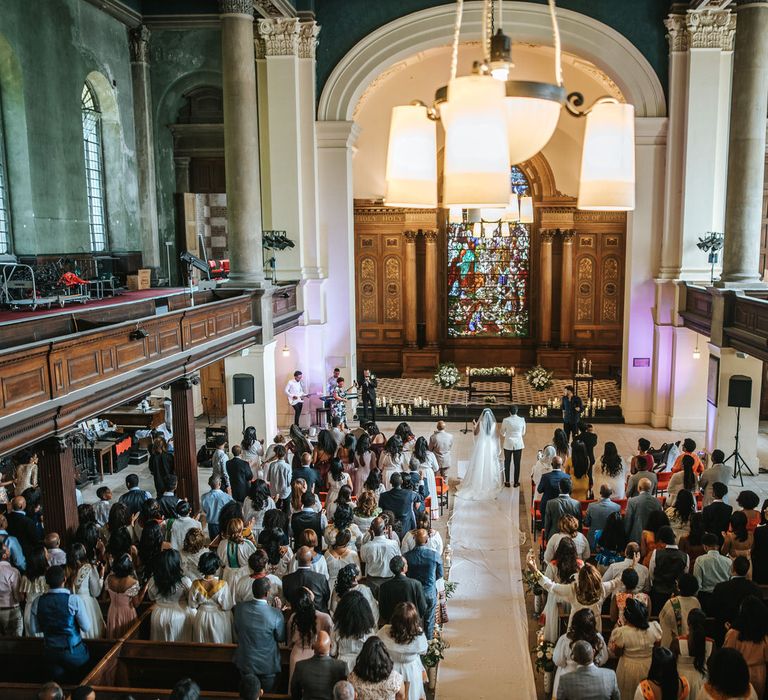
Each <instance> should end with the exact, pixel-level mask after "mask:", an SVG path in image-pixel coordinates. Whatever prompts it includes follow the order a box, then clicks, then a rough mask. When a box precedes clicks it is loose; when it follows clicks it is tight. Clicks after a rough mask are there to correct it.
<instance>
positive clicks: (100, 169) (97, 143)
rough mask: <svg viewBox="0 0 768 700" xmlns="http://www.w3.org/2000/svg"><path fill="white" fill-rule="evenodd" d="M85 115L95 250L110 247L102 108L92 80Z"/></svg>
mask: <svg viewBox="0 0 768 700" xmlns="http://www.w3.org/2000/svg"><path fill="white" fill-rule="evenodd" d="M81 108H82V115H83V151H84V153H85V184H86V188H87V193H88V222H89V224H90V231H91V250H92V251H101V250H106V249H107V217H106V206H105V197H104V153H103V145H102V141H101V111H100V110H99V103H98V101H97V100H96V95H95V94H94V92H93V89H92V88H91V86H90V85H89V84H88V83H85V84H84V85H83V93H82V95H81Z"/></svg>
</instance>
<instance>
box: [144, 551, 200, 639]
mask: <svg viewBox="0 0 768 700" xmlns="http://www.w3.org/2000/svg"><path fill="white" fill-rule="evenodd" d="M191 587H192V581H190V580H189V579H188V578H187V577H186V576H184V573H183V571H182V569H181V557H180V556H179V553H178V552H177V551H176V550H175V549H166V550H165V551H164V552H163V553H162V554H161V555H160V557H159V560H158V562H157V565H156V566H155V570H154V575H153V576H152V578H151V579H150V580H149V584H148V586H147V595H148V596H149V599H150V600H152V601H154V603H155V606H154V608H152V617H151V619H150V635H149V638H150V639H151V640H152V641H155V642H187V641H189V640H190V638H191V636H192V619H193V616H192V615H191V614H190V610H189V608H188V607H187V598H188V597H189V589H190V588H191Z"/></svg>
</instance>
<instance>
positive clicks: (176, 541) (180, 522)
mask: <svg viewBox="0 0 768 700" xmlns="http://www.w3.org/2000/svg"><path fill="white" fill-rule="evenodd" d="M191 513H192V507H191V506H190V505H189V501H184V500H181V501H179V502H178V503H177V504H176V517H174V518H168V520H166V521H165V541H166V542H170V544H171V547H173V549H175V550H176V551H177V552H181V550H182V549H183V548H184V538H185V537H186V536H187V533H188V532H189V531H190V530H194V529H198V530H202V528H203V526H202V525H201V524H200V521H199V520H196V519H195V518H193V517H192V515H191Z"/></svg>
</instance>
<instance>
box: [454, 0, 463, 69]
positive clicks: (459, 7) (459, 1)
mask: <svg viewBox="0 0 768 700" xmlns="http://www.w3.org/2000/svg"><path fill="white" fill-rule="evenodd" d="M463 13H464V0H456V21H455V23H454V25H453V46H452V48H451V80H453V79H454V78H455V77H456V72H457V71H458V68H459V35H460V34H461V17H462V14H463Z"/></svg>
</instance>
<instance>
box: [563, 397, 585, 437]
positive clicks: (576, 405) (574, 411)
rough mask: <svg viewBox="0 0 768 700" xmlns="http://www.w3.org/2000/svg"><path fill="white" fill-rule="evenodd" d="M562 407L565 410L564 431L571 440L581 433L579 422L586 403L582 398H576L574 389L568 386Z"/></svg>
mask: <svg viewBox="0 0 768 700" xmlns="http://www.w3.org/2000/svg"><path fill="white" fill-rule="evenodd" d="M560 405H561V406H562V409H563V430H565V435H566V437H567V438H568V440H570V439H571V435H576V434H577V433H578V432H579V421H580V420H581V413H582V411H583V410H584V402H583V401H582V400H581V398H580V397H578V396H576V394H575V392H574V389H573V387H572V386H571V385H570V384H568V386H566V387H565V393H564V394H563V398H562V400H561V402H560Z"/></svg>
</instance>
